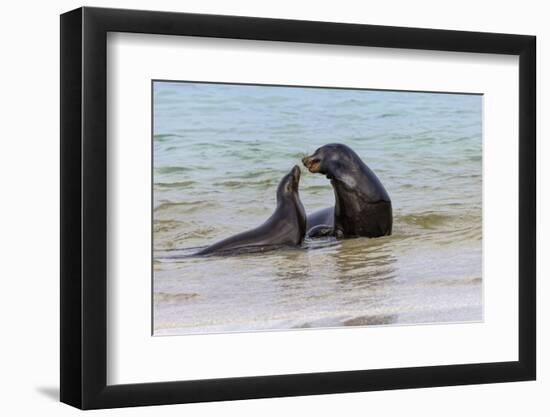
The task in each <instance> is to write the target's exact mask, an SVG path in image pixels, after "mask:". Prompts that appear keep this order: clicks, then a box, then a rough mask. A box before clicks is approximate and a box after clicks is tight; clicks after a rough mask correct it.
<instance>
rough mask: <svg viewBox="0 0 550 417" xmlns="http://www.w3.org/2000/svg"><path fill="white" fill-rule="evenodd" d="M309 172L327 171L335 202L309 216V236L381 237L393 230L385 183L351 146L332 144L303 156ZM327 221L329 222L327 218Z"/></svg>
mask: <svg viewBox="0 0 550 417" xmlns="http://www.w3.org/2000/svg"><path fill="white" fill-rule="evenodd" d="M302 162H303V164H304V165H305V166H306V168H307V169H308V170H309V172H313V173H320V174H325V175H326V177H327V178H328V179H330V182H331V184H332V188H333V189H334V197H335V205H334V207H329V208H326V209H323V210H319V211H316V212H314V213H312V214H311V215H310V216H308V218H307V235H308V236H310V237H317V236H325V235H332V236H336V237H344V238H347V237H358V236H365V237H379V236H388V235H391V232H392V224H393V217H392V205H391V200H390V197H389V195H388V193H387V192H386V190H385V188H384V186H383V185H382V183H381V182H380V180H379V179H378V177H377V176H376V175H375V174H374V172H372V171H371V169H370V168H369V167H368V166H367V165H366V164H365V163H364V162H363V161H362V160H361V158H359V156H358V155H357V154H356V153H355V152H354V151H353V150H352V149H351V148H350V147H348V146H346V145H343V144H340V143H331V144H328V145H324V146H322V147H320V148H319V149H317V150H316V151H315V152H314V153H313V155H310V156H306V157H305V158H303V159H302ZM327 220H328V221H327Z"/></svg>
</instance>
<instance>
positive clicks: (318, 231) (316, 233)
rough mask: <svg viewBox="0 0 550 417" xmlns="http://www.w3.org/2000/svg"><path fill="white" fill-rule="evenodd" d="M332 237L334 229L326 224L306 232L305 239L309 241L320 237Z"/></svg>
mask: <svg viewBox="0 0 550 417" xmlns="http://www.w3.org/2000/svg"><path fill="white" fill-rule="evenodd" d="M333 235H334V228H333V227H332V226H330V225H328V224H318V225H317V226H314V227H312V228H311V229H309V230H308V232H307V237H308V238H310V239H316V238H320V237H327V236H333Z"/></svg>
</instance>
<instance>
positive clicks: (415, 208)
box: [153, 82, 482, 335]
mask: <svg viewBox="0 0 550 417" xmlns="http://www.w3.org/2000/svg"><path fill="white" fill-rule="evenodd" d="M481 107H482V98H481V96H477V95H456V94H429V93H407V92H383V91H368V90H337V89H317V88H290V87H265V86H243V85H220V84H199V83H168V82H155V85H154V139H153V140H154V144H153V145H154V158H153V159H154V161H153V163H154V169H153V175H154V177H153V182H154V185H153V197H154V213H153V221H154V224H153V227H154V236H153V244H154V266H153V268H154V294H153V301H154V302H153V307H154V312H153V313H154V314H153V317H154V333H155V334H159V335H163V334H186V333H198V332H225V331H251V330H262V329H290V328H305V327H327V326H328V327H334V326H353V325H360V326H364V325H388V324H412V323H441V322H464V321H479V320H482V279H481V278H482V274H481V270H482V266H481V261H482V232H481V230H482V228H481V220H482V218H481V199H482V158H481V155H482V140H481V135H482V134H481V132H482V127H481ZM331 142H341V143H345V144H347V145H349V146H350V147H351V148H353V149H354V150H355V151H356V152H357V153H358V154H359V155H360V156H361V158H362V159H363V160H364V161H365V162H366V163H367V164H368V165H369V167H370V168H371V169H372V170H373V171H374V172H375V173H376V174H377V175H378V177H379V178H380V180H381V181H382V183H383V184H384V186H385V188H386V190H387V191H388V193H389V195H390V197H391V198H392V204H393V213H394V226H393V234H392V236H389V237H383V238H377V239H366V238H359V239H349V240H342V241H340V240H334V239H322V240H314V241H306V242H305V243H304V245H303V246H302V247H301V248H289V249H282V250H275V251H271V252H266V253H260V254H257V253H256V254H241V255H236V256H224V257H216V256H211V257H202V258H200V257H190V256H188V255H191V254H193V253H194V252H195V251H196V250H197V249H198V248H200V247H204V246H206V245H209V244H211V243H214V242H215V241H217V240H219V239H222V238H224V237H227V236H230V235H232V234H235V233H238V232H241V231H244V230H247V229H250V228H252V227H255V226H257V225H259V224H261V223H262V222H263V221H264V220H265V219H267V217H268V216H269V215H270V214H271V213H272V212H273V210H274V208H275V190H276V187H277V184H278V182H279V180H280V179H281V177H282V176H283V175H284V174H285V173H287V172H288V171H289V170H290V168H291V167H292V166H293V165H294V164H299V161H300V159H301V157H302V156H303V155H305V154H310V153H312V152H313V151H314V150H315V149H316V148H318V147H319V146H322V145H323V144H326V143H331ZM302 172H303V175H302V178H301V181H300V198H301V200H302V202H303V204H304V207H305V209H306V211H307V212H308V213H309V212H312V211H314V210H316V209H318V208H323V207H328V206H331V205H333V203H334V196H333V192H332V188H331V186H330V183H329V181H328V180H327V179H326V178H324V177H323V176H321V175H315V174H310V173H309V172H305V171H304V170H303V171H302Z"/></svg>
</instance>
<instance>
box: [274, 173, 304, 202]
mask: <svg viewBox="0 0 550 417" xmlns="http://www.w3.org/2000/svg"><path fill="white" fill-rule="evenodd" d="M300 175H301V171H300V167H299V166H298V165H294V166H293V167H292V169H291V170H290V172H289V173H288V174H286V175H285V176H284V177H283V178H282V179H281V181H280V182H279V187H278V188H277V199H281V198H285V197H293V196H295V195H296V194H297V193H298V185H299V184H300Z"/></svg>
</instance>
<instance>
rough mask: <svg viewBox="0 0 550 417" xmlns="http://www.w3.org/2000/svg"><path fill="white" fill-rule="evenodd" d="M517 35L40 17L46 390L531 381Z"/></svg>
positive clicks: (530, 245) (527, 116) (92, 393)
mask: <svg viewBox="0 0 550 417" xmlns="http://www.w3.org/2000/svg"><path fill="white" fill-rule="evenodd" d="M535 103H536V99H535V37H533V36H526V35H510V34H494V33H476V32H460V31H447V30H432V29H417V28H402V27H387V26H371V25H357V24H342V23H328V22H311V21H295V20H278V19H265V18H252V17H237V16H217V15H199V14H186V13H168V12H152V11H136V10H118V9H101V8H88V7H85V8H80V9H77V10H73V11H71V12H68V13H65V14H63V15H62V16H61V312H60V315H61V401H63V402H65V403H67V404H70V405H73V406H75V407H79V408H82V409H93V408H111V407H125V406H139V405H155V404H174V403H188V402H200V401H218V400H236V399H248V398H264V397H280V396H297V395H314V394H326V393H343V392H357V391H374V390H388V389H399V388H419V387H434V386H446V385H463V384H481V383H495V382H507V381H524V380H533V379H535V375H536V350H535V349H536V348H535V346H536V330H535V329H536V314H535V311H536V304H535V302H536V281H535V280H536V266H535V256H536V255H535V253H536V222H535V221H536V203H535V202H536V192H535V172H536V164H535V163H536V155H535V152H536V146H535V124H536V123H535Z"/></svg>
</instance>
